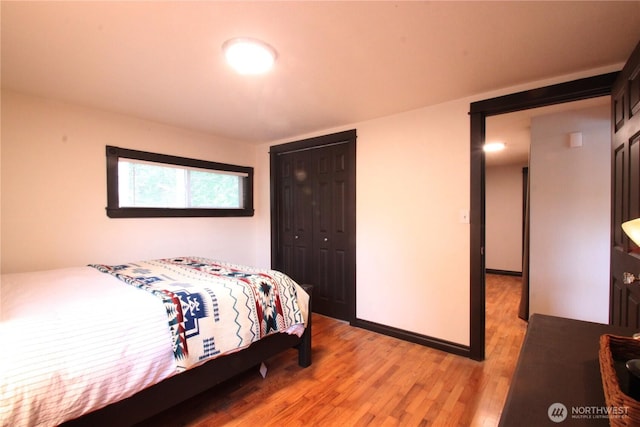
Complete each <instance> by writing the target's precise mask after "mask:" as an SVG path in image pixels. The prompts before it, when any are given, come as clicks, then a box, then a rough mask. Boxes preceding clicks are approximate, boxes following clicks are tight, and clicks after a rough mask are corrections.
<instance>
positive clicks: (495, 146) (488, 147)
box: [482, 142, 505, 153]
mask: <svg viewBox="0 0 640 427" xmlns="http://www.w3.org/2000/svg"><path fill="white" fill-rule="evenodd" d="M504 147H505V145H504V142H489V143H487V144H484V146H483V147H482V149H483V150H484V151H485V153H493V152H495V151H501V150H504Z"/></svg>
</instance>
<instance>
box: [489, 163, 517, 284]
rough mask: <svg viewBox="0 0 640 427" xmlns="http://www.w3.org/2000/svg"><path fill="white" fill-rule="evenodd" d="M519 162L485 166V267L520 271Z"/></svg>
mask: <svg viewBox="0 0 640 427" xmlns="http://www.w3.org/2000/svg"><path fill="white" fill-rule="evenodd" d="M522 168H523V166H521V165H507V166H494V167H487V168H486V170H485V173H486V181H485V201H486V208H485V214H486V218H485V225H486V226H485V235H486V237H485V240H486V243H485V249H486V252H485V253H486V258H485V264H486V268H487V269H493V270H503V271H514V272H522Z"/></svg>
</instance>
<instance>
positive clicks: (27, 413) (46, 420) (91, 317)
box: [0, 267, 176, 427]
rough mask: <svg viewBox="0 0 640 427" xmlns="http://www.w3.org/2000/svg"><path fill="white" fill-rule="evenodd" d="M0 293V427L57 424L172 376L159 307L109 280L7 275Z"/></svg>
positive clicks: (82, 271) (90, 271)
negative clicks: (0, 344)
mask: <svg viewBox="0 0 640 427" xmlns="http://www.w3.org/2000/svg"><path fill="white" fill-rule="evenodd" d="M0 292H1V294H0V297H1V305H0V308H1V322H0V340H1V342H2V346H1V350H0V421H1V424H2V426H12V427H13V426H32V425H34V426H41V425H42V426H50V425H58V424H60V423H62V422H64V421H66V420H69V419H72V418H76V417H78V416H80V415H82V414H84V413H86V412H89V411H91V410H94V409H98V408H101V407H104V406H106V405H107V404H109V403H111V402H114V401H117V400H121V399H124V398H126V397H129V396H131V395H132V394H134V393H136V392H138V391H140V390H142V389H144V388H146V387H148V386H150V385H153V384H155V383H157V382H159V381H161V380H162V379H164V378H167V377H169V376H171V375H173V374H174V373H175V372H176V362H175V358H174V356H173V352H172V350H171V346H170V345H169V343H170V336H169V328H168V326H167V314H166V311H165V309H164V306H163V304H162V302H161V301H159V300H157V299H156V298H154V297H153V296H151V295H148V294H146V293H145V292H141V291H140V290H139V289H135V288H132V287H130V286H126V285H123V283H122V282H120V281H119V280H117V279H115V278H114V277H111V276H108V275H106V274H103V273H100V272H99V271H97V270H95V269H94V268H90V267H80V268H68V269H60V270H51V271H43V272H36V273H25V274H10V275H3V276H2V283H1V285H0ZM123 293H125V294H124V295H126V297H125V298H123ZM115 312H118V313H120V314H119V315H114V313H115ZM122 313H126V315H122ZM131 324H135V325H136V327H135V328H131V327H129V326H130V325H131ZM123 334H125V336H123ZM33 337H38V339H37V340H33ZM80 337H81V338H80Z"/></svg>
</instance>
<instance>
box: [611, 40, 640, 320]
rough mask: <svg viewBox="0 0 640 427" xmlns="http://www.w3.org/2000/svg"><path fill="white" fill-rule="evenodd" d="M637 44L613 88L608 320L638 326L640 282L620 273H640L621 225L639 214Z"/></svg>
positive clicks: (639, 259)
mask: <svg viewBox="0 0 640 427" xmlns="http://www.w3.org/2000/svg"><path fill="white" fill-rule="evenodd" d="M639 75H640V44H638V46H637V47H636V48H635V50H634V52H633V54H632V55H631V58H630V59H629V61H628V62H627V64H626V65H625V66H624V68H623V70H622V71H621V72H620V75H619V76H618V79H617V80H616V83H615V84H614V86H613V90H612V97H613V103H612V111H611V118H612V123H613V126H612V149H613V164H612V168H613V176H612V179H613V189H612V194H613V200H612V230H611V236H612V239H611V241H612V248H611V283H610V286H611V292H610V304H611V309H610V314H609V317H610V319H609V320H610V322H611V323H612V324H614V325H617V326H628V327H632V328H640V284H639V283H638V282H635V283H632V284H630V285H626V284H625V283H624V282H623V280H622V277H623V273H624V272H629V273H632V274H635V275H639V274H640V248H638V246H636V245H635V244H634V243H633V242H632V241H631V240H630V239H629V238H628V237H627V236H626V235H625V234H624V233H623V232H622V229H621V225H622V223H623V222H625V221H628V220H630V219H634V218H638V217H640V114H639V110H640V101H639V100H640V83H639V81H640V79H639V77H638V76H639Z"/></svg>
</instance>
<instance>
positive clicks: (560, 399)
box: [499, 314, 638, 427]
mask: <svg viewBox="0 0 640 427" xmlns="http://www.w3.org/2000/svg"><path fill="white" fill-rule="evenodd" d="M635 332H638V331H636V330H633V329H628V328H619V327H614V326H609V325H603V324H599V323H592V322H584V321H579V320H571V319H565V318H561V317H554V316H546V315H541V314H534V315H533V316H531V318H530V319H529V326H528V329H527V334H526V336H525V339H524V343H523V345H522V349H521V350H520V356H519V358H518V364H517V366H516V370H515V372H514V375H513V379H512V381H511V386H510V388H509V394H508V395H507V400H506V402H505V406H504V409H503V411H502V417H501V418H500V424H499V426H500V427H523V426H532V427H534V426H535V427H540V426H553V425H555V426H562V427H565V426H590V427H595V426H608V425H609V418H608V416H607V415H601V414H602V411H603V410H605V409H606V403H605V400H604V391H603V389H602V380H601V377H600V363H599V360H598V350H599V339H600V336H601V335H603V334H614V335H622V336H631V335H633V334H634V333H635ZM554 404H562V405H563V406H564V408H566V413H565V414H566V418H564V420H563V421H560V420H561V419H562V417H561V415H562V409H563V406H560V405H554ZM552 405H554V406H553V407H552ZM550 408H551V413H552V414H553V413H554V411H555V421H554V420H552V417H551V416H550V414H549V412H550ZM559 421H560V422H559Z"/></svg>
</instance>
